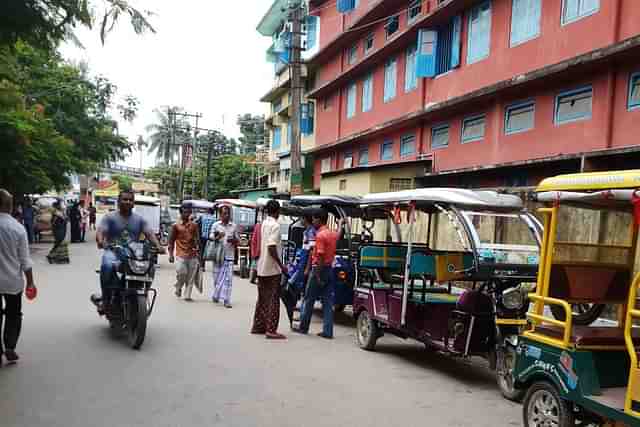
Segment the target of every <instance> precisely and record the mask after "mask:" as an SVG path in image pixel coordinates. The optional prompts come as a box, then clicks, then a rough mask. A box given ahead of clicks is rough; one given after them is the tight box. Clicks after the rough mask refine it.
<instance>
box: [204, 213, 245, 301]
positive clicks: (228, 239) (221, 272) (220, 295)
mask: <svg viewBox="0 0 640 427" xmlns="http://www.w3.org/2000/svg"><path fill="white" fill-rule="evenodd" d="M209 238H210V239H211V240H217V241H219V242H221V243H222V245H223V249H224V251H223V252H224V259H223V260H222V264H221V265H219V266H217V268H215V267H214V269H213V284H214V288H213V292H212V293H211V300H212V301H213V302H216V303H217V302H220V301H222V302H223V304H224V306H225V307H227V308H231V307H232V306H231V289H232V287H233V262H234V259H235V255H236V246H237V245H238V242H239V240H240V238H239V236H238V232H237V231H236V226H235V224H234V223H232V222H231V208H230V207H229V206H226V205H225V206H222V207H221V208H220V221H217V222H216V223H214V224H213V226H212V227H211V234H210V236H209Z"/></svg>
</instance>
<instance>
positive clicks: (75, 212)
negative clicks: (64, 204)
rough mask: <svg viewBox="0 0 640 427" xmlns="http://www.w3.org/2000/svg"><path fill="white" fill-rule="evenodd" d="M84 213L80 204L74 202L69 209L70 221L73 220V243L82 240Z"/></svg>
mask: <svg viewBox="0 0 640 427" xmlns="http://www.w3.org/2000/svg"><path fill="white" fill-rule="evenodd" d="M81 220H82V214H81V213H80V205H79V204H78V202H73V205H71V209H70V210H69V221H70V222H71V243H79V242H80V241H81V237H82V236H81V232H80V221H81Z"/></svg>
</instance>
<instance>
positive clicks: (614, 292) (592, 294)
mask: <svg viewBox="0 0 640 427" xmlns="http://www.w3.org/2000/svg"><path fill="white" fill-rule="evenodd" d="M550 283H551V287H550V293H549V296H551V297H553V298H559V299H564V300H567V301H575V302H578V301H590V302H607V303H624V302H626V300H627V296H628V293H629V286H630V283H631V271H630V269H629V267H628V266H626V265H622V264H605V263H595V262H580V261H572V262H560V263H555V262H554V263H553V264H552V266H551V279H550Z"/></svg>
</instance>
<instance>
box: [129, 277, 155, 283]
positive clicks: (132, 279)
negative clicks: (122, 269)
mask: <svg viewBox="0 0 640 427" xmlns="http://www.w3.org/2000/svg"><path fill="white" fill-rule="evenodd" d="M125 279H126V280H131V281H133V282H148V283H151V282H153V279H152V278H151V277H149V276H127V277H125Z"/></svg>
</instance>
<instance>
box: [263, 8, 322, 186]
mask: <svg viewBox="0 0 640 427" xmlns="http://www.w3.org/2000/svg"><path fill="white" fill-rule="evenodd" d="M293 7H300V8H302V9H303V11H304V15H305V16H304V19H303V22H302V33H303V35H302V52H301V55H302V59H303V61H304V60H306V59H307V58H309V57H311V56H313V55H314V54H316V53H317V52H318V49H319V47H318V37H319V34H320V18H319V17H317V16H309V15H308V14H307V13H306V12H307V11H308V4H307V2H306V1H299V0H298V1H295V0H275V1H274V2H273V4H272V5H271V7H270V8H269V10H268V11H267V13H266V14H265V16H264V17H263V18H262V20H261V21H260V24H259V25H258V28H257V29H258V32H259V33H260V34H261V35H263V36H267V37H271V39H272V40H273V43H272V45H271V46H270V47H269V49H268V50H267V60H268V61H269V62H271V63H273V65H274V82H273V86H272V87H271V88H270V89H269V90H268V91H267V93H265V94H264V95H263V96H262V97H261V98H260V100H261V101H262V102H264V103H266V104H267V113H266V121H265V124H266V127H267V132H268V134H269V141H270V144H269V147H268V150H267V156H266V157H267V161H266V165H267V167H266V170H265V172H266V173H267V175H268V181H269V187H273V188H275V189H276V191H277V192H279V193H289V192H290V188H291V156H290V152H291V142H292V139H293V134H292V131H291V120H292V106H291V67H290V65H291V64H290V60H291V57H292V54H291V40H292V34H291V33H292V24H291V11H292V8H293ZM302 79H303V82H304V85H305V91H306V90H307V89H309V88H311V87H312V86H313V75H312V74H311V73H309V72H308V69H307V67H306V66H305V65H304V64H303V65H302ZM301 112H302V117H301V123H300V129H301V138H300V141H301V151H302V159H301V162H302V172H303V188H304V189H306V190H311V189H312V185H313V161H312V155H310V154H309V151H310V150H311V149H312V148H313V147H315V120H314V119H315V103H314V102H313V101H312V100H310V99H307V98H306V97H305V98H304V99H303V101H302V108H301Z"/></svg>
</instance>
